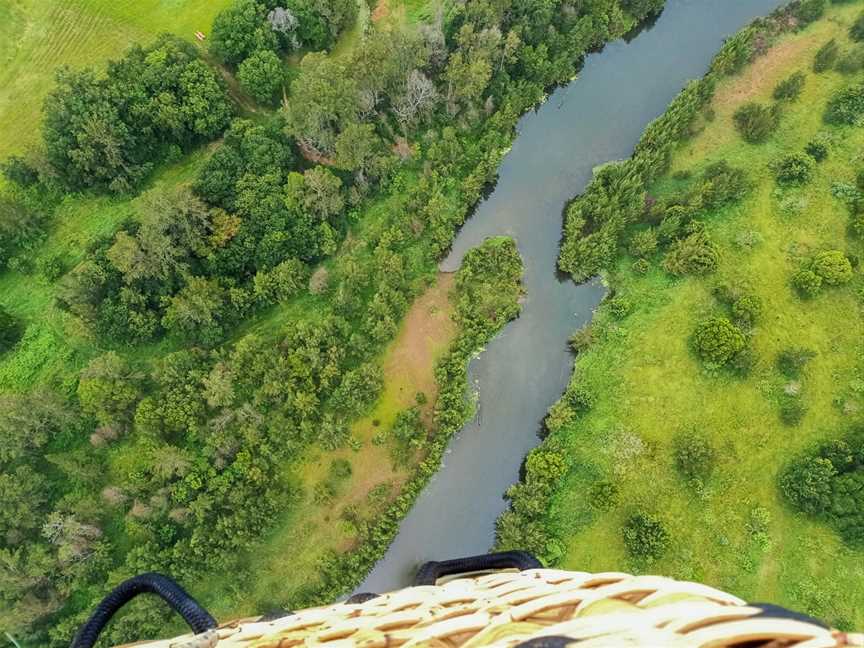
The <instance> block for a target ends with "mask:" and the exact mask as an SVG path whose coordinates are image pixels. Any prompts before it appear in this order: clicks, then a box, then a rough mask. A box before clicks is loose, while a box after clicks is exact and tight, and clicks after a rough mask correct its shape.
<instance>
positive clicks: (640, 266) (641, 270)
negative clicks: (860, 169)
mask: <svg viewBox="0 0 864 648" xmlns="http://www.w3.org/2000/svg"><path fill="white" fill-rule="evenodd" d="M862 223H864V220H862ZM853 228H854V224H853ZM630 269H631V270H632V271H633V272H635V273H636V274H640V275H644V274H648V271H649V270H650V269H651V264H650V263H648V261H647V260H646V259H636V260H635V261H634V262H633V265H631V266H630Z"/></svg>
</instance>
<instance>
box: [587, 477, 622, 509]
mask: <svg viewBox="0 0 864 648" xmlns="http://www.w3.org/2000/svg"><path fill="white" fill-rule="evenodd" d="M620 499H621V496H620V493H619V489H618V484H616V483H615V482H611V481H600V482H597V483H596V484H594V485H593V486H591V488H589V489H588V503H589V504H590V505H591V507H592V508H595V509H597V510H598V511H611V510H612V509H613V508H615V507H616V506H618V502H619V501H620Z"/></svg>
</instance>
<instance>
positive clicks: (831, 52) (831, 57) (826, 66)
mask: <svg viewBox="0 0 864 648" xmlns="http://www.w3.org/2000/svg"><path fill="white" fill-rule="evenodd" d="M839 56H840V46H839V45H838V44H837V41H836V40H834V39H833V38H832V39H831V40H829V41H828V42H827V43H825V44H824V45H823V46H822V47H820V48H819V51H818V52H816V58H814V59H813V71H814V72H816V73H817V74H818V73H820V72H826V71H828V70H830V69H831V68H833V67H834V64H835V63H836V62H837V58H838V57H839Z"/></svg>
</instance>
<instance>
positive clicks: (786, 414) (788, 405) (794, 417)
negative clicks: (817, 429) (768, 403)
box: [780, 395, 807, 426]
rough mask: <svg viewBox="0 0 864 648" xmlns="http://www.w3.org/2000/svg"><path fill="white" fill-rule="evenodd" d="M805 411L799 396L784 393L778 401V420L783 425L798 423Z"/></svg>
mask: <svg viewBox="0 0 864 648" xmlns="http://www.w3.org/2000/svg"><path fill="white" fill-rule="evenodd" d="M806 412H807V408H806V407H804V403H802V402H801V398H800V397H799V396H795V395H784V396H783V399H782V400H781V401H780V421H781V422H782V423H783V425H788V426H795V425H798V424H799V423H800V422H801V419H803V418H804V414H805V413H806Z"/></svg>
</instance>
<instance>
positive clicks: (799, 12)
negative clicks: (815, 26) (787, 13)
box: [793, 0, 825, 27]
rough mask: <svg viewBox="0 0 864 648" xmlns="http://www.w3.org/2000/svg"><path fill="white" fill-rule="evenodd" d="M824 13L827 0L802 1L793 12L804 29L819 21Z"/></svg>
mask: <svg viewBox="0 0 864 648" xmlns="http://www.w3.org/2000/svg"><path fill="white" fill-rule="evenodd" d="M824 13H825V0H801V1H800V2H799V3H798V5H797V6H796V7H795V9H794V11H793V15H794V16H795V18H797V19H798V23H799V24H800V25H801V26H802V27H803V26H805V25H809V24H810V23H812V22H814V21H816V20H819V19H820V18H821V17H822V14H824Z"/></svg>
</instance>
